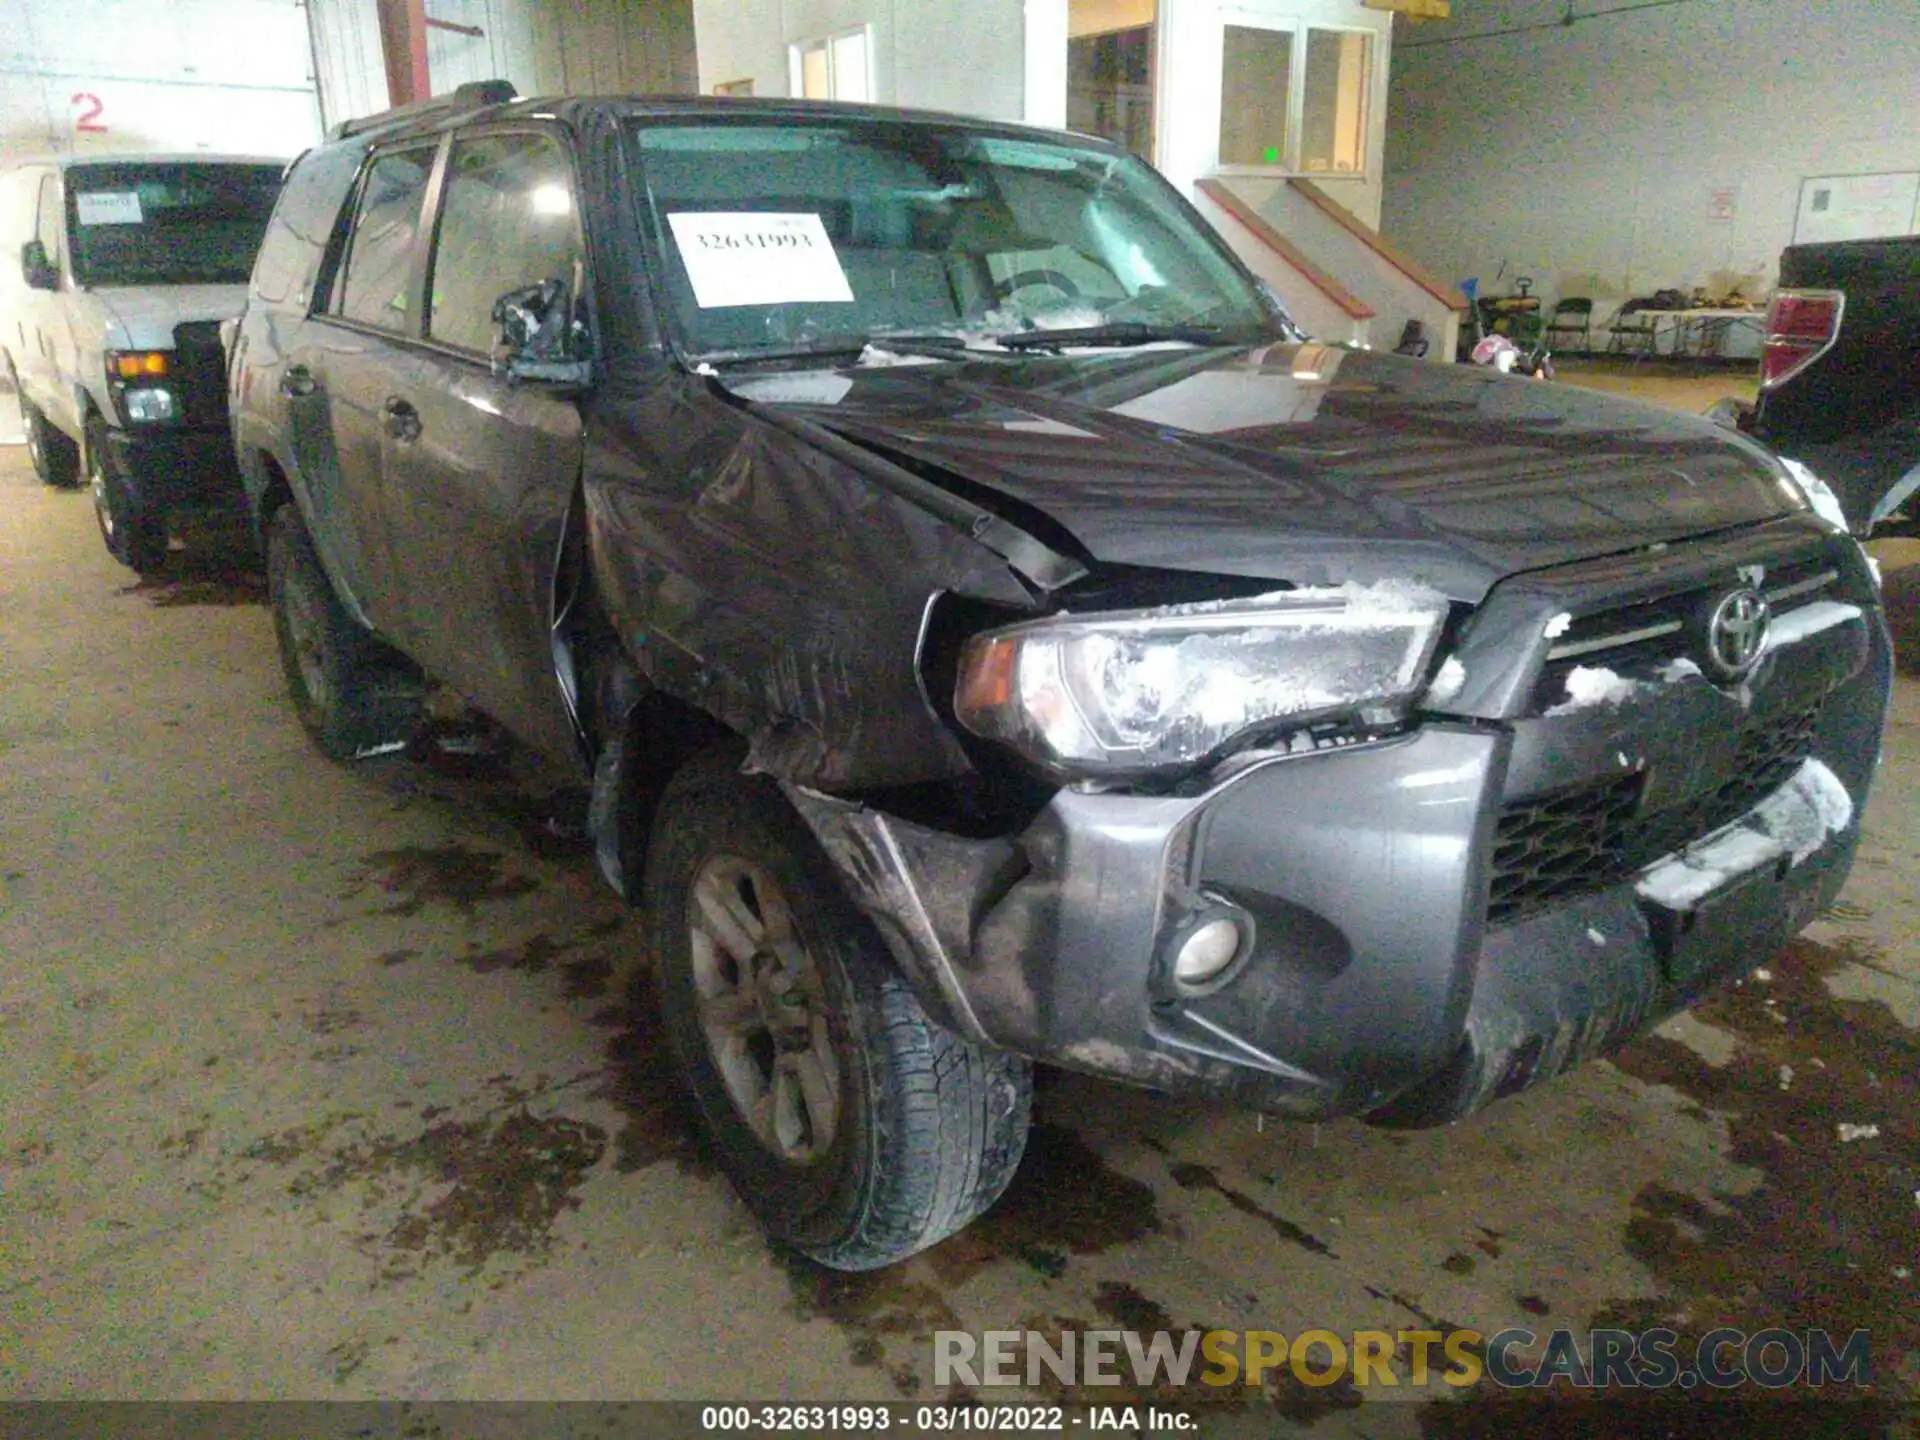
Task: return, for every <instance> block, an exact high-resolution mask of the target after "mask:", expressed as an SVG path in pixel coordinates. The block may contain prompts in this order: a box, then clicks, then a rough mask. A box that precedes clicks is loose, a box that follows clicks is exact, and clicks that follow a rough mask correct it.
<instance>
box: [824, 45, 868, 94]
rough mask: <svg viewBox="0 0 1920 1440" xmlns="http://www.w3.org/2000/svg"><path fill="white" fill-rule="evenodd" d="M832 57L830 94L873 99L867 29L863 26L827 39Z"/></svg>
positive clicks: (828, 49)
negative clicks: (869, 80)
mask: <svg viewBox="0 0 1920 1440" xmlns="http://www.w3.org/2000/svg"><path fill="white" fill-rule="evenodd" d="M827 52H828V54H830V55H831V56H832V57H833V98H834V99H836V100H853V101H857V102H859V103H860V104H863V105H864V104H865V103H866V102H868V101H869V100H871V99H873V96H872V95H871V94H870V93H868V92H869V91H870V90H871V88H872V87H871V86H869V85H868V84H867V31H866V27H865V26H862V27H861V28H860V29H858V30H850V31H848V32H847V33H846V34H845V35H836V36H834V37H833V39H832V40H830V41H828V42H827Z"/></svg>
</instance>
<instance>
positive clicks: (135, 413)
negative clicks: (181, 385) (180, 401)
mask: <svg viewBox="0 0 1920 1440" xmlns="http://www.w3.org/2000/svg"><path fill="white" fill-rule="evenodd" d="M120 403H121V404H122V405H123V406H125V407H126V411H127V419H129V420H171V419H173V395H172V393H171V392H169V391H166V390H128V391H127V392H125V393H124V394H123V395H121V397H120Z"/></svg>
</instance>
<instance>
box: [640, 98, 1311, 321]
mask: <svg viewBox="0 0 1920 1440" xmlns="http://www.w3.org/2000/svg"><path fill="white" fill-rule="evenodd" d="M629 143H630V145H631V147H632V151H633V154H634V158H635V161H636V166H637V169H638V172H639V174H640V177H641V182H642V187H643V190H642V193H643V195H644V200H643V202H642V203H643V204H644V205H645V206H646V207H647V208H648V209H649V211H650V212H651V213H650V214H649V215H648V216H647V217H645V218H646V221H647V223H648V224H649V226H650V228H651V230H652V232H653V237H654V242H655V244H656V245H657V247H658V253H659V254H660V255H662V256H663V257H664V258H665V260H666V266H665V275H664V277H663V279H664V283H665V289H666V292H667V301H668V306H669V309H670V310H671V312H672V315H673V320H674V323H675V325H676V327H677V330H678V334H677V336H676V339H677V340H678V341H679V343H680V345H681V347H682V349H683V350H684V351H685V352H687V353H688V354H689V356H690V357H696V358H697V357H703V356H704V357H719V356H736V355H744V356H746V357H747V358H751V357H752V356H753V355H754V354H756V353H767V352H776V351H786V352H788V353H791V352H793V351H795V350H800V351H807V350H818V349H827V348H831V347H833V346H835V345H839V344H842V343H844V344H847V345H852V346H857V345H858V344H860V343H863V342H865V341H869V340H873V341H882V342H883V341H884V340H885V339H886V338H887V337H889V336H892V337H895V338H904V337H916V338H920V339H923V340H925V339H935V338H945V339H947V340H949V342H964V343H969V344H976V345H991V344H995V343H997V342H998V341H1000V340H1001V339H1003V338H1005V337H1007V336H1009V335H1019V334H1022V333H1026V334H1028V336H1029V338H1031V339H1038V338H1040V337H1038V336H1037V335H1034V334H1033V333H1032V332H1035V331H1039V330H1049V331H1055V332H1058V333H1059V334H1060V335H1061V336H1062V337H1063V338H1064V337H1066V336H1067V335H1069V334H1071V333H1072V332H1074V331H1084V332H1086V343H1090V344H1091V343H1112V344H1138V343H1147V342H1151V341H1153V340H1156V339H1161V338H1165V339H1168V340H1185V341H1188V342H1190V343H1197V342H1204V341H1206V340H1209V339H1215V338H1217V339H1219V340H1221V341H1234V340H1252V339H1257V338H1259V337H1261V336H1263V335H1269V334H1272V333H1273V332H1274V330H1275V329H1276V328H1278V326H1279V325H1280V324H1281V323H1283V322H1282V321H1281V320H1280V319H1279V317H1278V316H1277V314H1276V312H1275V310H1274V309H1273V308H1272V307H1271V306H1270V305H1269V304H1268V303H1267V301H1266V300H1265V298H1264V297H1263V295H1262V294H1261V292H1260V291H1259V289H1258V288H1257V286H1256V285H1255V284H1254V283H1253V282H1252V281H1250V280H1249V279H1248V278H1247V276H1246V275H1245V274H1244V273H1243V272H1242V271H1241V270H1240V269H1239V268H1238V267H1237V266H1236V265H1234V264H1233V263H1232V262H1231V261H1230V260H1229V259H1228V258H1227V257H1226V255H1225V254H1223V253H1222V251H1221V248H1220V246H1219V244H1218V242H1217V241H1216V240H1215V239H1214V238H1213V237H1212V236H1211V235H1209V234H1208V233H1206V232H1205V231H1204V230H1203V229H1202V228H1201V227H1200V226H1199V225H1197V224H1195V222H1194V221H1193V219H1192V218H1191V216H1190V214H1189V213H1188V212H1187V211H1186V210H1185V209H1184V207H1182V206H1181V205H1180V204H1179V202H1178V201H1177V200H1176V199H1175V197H1174V194H1173V191H1172V189H1171V187H1169V186H1168V185H1167V184H1166V182H1165V181H1164V180H1162V179H1161V178H1160V177H1159V176H1158V175H1156V174H1155V173H1154V172H1153V171H1152V170H1151V169H1149V168H1148V167H1147V166H1146V165H1144V164H1142V163H1141V162H1140V161H1138V160H1135V159H1133V158H1132V157H1130V156H1124V155H1117V154H1114V153H1111V152H1109V151H1106V150H1098V149H1093V148H1082V147H1079V146H1075V145H1073V144H1071V143H1055V142H1053V141H1050V140H1045V139H1033V138H1027V137H1015V136H1004V135H995V134H992V133H981V132H979V131H973V130H968V129H964V128H953V129H947V128H943V127H939V126H934V125H928V124H914V123H908V122H902V121H895V120H886V119H878V118H876V119H873V120H849V119H846V118H844V117H838V116H836V117H831V118H823V119H821V120H818V121H813V120H807V119H799V120H795V119H789V118H786V117H782V118H781V119H780V120H779V121H778V122H777V123H774V122H769V121H748V122H732V121H724V120H713V121H705V122H702V123H700V124H697V125H693V124H674V123H657V124H637V125H635V126H634V127H633V128H632V130H631V131H630V140H629ZM1096 331H1103V332H1104V334H1103V335H1101V336H1098V337H1097V336H1096V334H1095V332H1096Z"/></svg>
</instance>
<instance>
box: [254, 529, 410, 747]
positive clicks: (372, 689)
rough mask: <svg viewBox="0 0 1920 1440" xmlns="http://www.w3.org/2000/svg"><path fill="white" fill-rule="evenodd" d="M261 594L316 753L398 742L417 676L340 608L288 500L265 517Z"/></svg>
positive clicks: (404, 736) (404, 735) (406, 734)
mask: <svg viewBox="0 0 1920 1440" xmlns="http://www.w3.org/2000/svg"><path fill="white" fill-rule="evenodd" d="M267 596H268V599H269V601H270V603H271V604H272V606H273V631H274V636H275V638H276V639H277V640H278V641H279V642H280V664H281V667H282V668H283V669H284V670H285V671H286V676H287V689H288V691H289V692H290V694H291V695H292V697H293V704H294V709H295V710H296V711H298V712H299V716H300V724H301V725H302V727H304V728H305V730H306V732H307V734H308V735H309V736H310V737H311V738H312V740H313V743H314V744H315V745H317V746H318V747H319V748H320V751H321V753H323V754H325V755H327V756H329V757H330V758H332V759H335V760H354V759H358V758H360V757H361V756H363V755H366V754H368V753H369V752H372V751H377V750H386V749H390V748H394V747H397V746H399V745H402V744H405V743H406V741H407V740H408V739H410V738H411V737H412V735H413V733H414V731H415V730H416V729H418V728H419V724H420V700H421V689H422V687H421V685H420V683H419V680H418V678H417V677H415V676H414V675H412V674H411V673H410V672H409V671H408V670H407V667H406V665H405V663H404V661H402V660H401V658H400V657H399V656H398V655H396V654H394V653H393V652H392V651H390V650H388V649H387V648H386V647H385V646H383V645H381V644H380V642H379V641H378V640H376V639H375V638H374V637H373V636H372V635H371V634H369V633H368V632H367V630H366V629H365V628H364V627H363V626H361V625H360V624H359V622H357V621H356V620H355V619H354V618H353V616H351V615H350V614H348V613H347V610H346V607H345V606H344V605H342V604H341V603H340V599H339V597H338V596H337V595H335V594H334V592H333V585H332V583H331V582H330V581H328V579H327V574H326V571H325V570H323V569H322V568H321V567H320V557H319V556H318V555H317V554H315V553H314V549H313V541H312V540H310V539H309V538H308V536H307V530H306V526H304V525H303V524H301V522H300V512H299V511H298V510H297V509H296V508H295V507H294V506H293V504H292V503H291V502H289V503H286V504H283V505H281V506H280V507H279V508H278V509H277V510H275V511H274V512H273V515H272V517H271V518H270V519H269V521H268V522H267Z"/></svg>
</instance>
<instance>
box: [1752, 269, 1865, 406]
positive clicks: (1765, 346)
mask: <svg viewBox="0 0 1920 1440" xmlns="http://www.w3.org/2000/svg"><path fill="white" fill-rule="evenodd" d="M1846 308H1847V297H1846V296H1845V295H1844V294H1842V293H1841V292H1840V291H1838V290H1776V291H1774V293H1773V299H1772V301H1771V302H1769V304H1768V305H1767V338H1766V340H1765V341H1764V342H1762V344H1761V347H1760V388H1761V389H1762V390H1771V389H1773V388H1774V387H1775V386H1776V385H1779V384H1781V383H1782V382H1784V381H1786V380H1789V379H1791V378H1792V377H1793V376H1795V375H1798V374H1799V373H1800V372H1801V371H1802V370H1804V369H1806V368H1807V366H1809V365H1811V364H1812V363H1813V362H1814V361H1816V360H1818V359H1819V358H1820V357H1821V356H1822V355H1824V354H1826V353H1827V351H1828V350H1830V349H1831V348H1832V347H1833V342H1834V340H1835V338H1836V337H1838V335H1839V334H1840V317H1841V315H1842V314H1843V313H1844V312H1845V310H1846Z"/></svg>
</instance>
